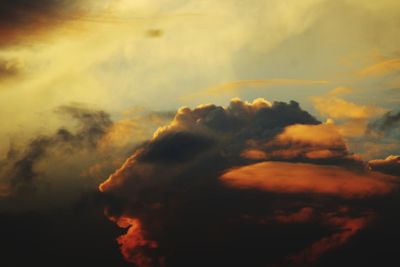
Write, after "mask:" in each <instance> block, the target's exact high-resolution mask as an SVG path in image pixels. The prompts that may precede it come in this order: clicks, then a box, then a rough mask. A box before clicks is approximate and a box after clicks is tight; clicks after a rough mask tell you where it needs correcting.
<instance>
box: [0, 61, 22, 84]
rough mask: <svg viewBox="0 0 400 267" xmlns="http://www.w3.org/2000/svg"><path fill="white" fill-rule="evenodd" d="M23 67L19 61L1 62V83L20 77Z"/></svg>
mask: <svg viewBox="0 0 400 267" xmlns="http://www.w3.org/2000/svg"><path fill="white" fill-rule="evenodd" d="M21 65H22V64H21V63H20V62H18V61H17V60H0V82H2V81H4V80H7V79H9V78H13V77H15V76H16V75H18V74H19V73H20V71H21V67H22V66H21Z"/></svg>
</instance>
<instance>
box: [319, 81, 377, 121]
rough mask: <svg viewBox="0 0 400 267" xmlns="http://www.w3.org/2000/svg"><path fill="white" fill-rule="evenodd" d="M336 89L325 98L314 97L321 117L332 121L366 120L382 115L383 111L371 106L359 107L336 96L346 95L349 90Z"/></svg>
mask: <svg viewBox="0 0 400 267" xmlns="http://www.w3.org/2000/svg"><path fill="white" fill-rule="evenodd" d="M344 89H345V88H342V87H338V88H336V89H334V90H332V91H331V92H330V93H329V94H328V95H327V96H323V97H314V98H313V102H314V106H315V108H316V109H317V110H318V111H319V112H320V113H321V115H324V116H327V117H329V118H332V119H356V120H357V119H367V118H371V117H374V116H377V115H380V114H382V113H383V109H381V108H379V107H376V106H373V105H359V104H356V103H353V102H350V101H347V100H344V99H342V98H339V97H338V95H340V94H343V93H348V92H349V91H350V90H349V89H347V90H344Z"/></svg>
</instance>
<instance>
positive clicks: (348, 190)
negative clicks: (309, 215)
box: [220, 162, 395, 198]
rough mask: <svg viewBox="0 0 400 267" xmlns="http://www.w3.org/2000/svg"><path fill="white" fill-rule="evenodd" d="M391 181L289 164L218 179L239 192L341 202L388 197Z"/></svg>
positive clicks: (246, 170)
mask: <svg viewBox="0 0 400 267" xmlns="http://www.w3.org/2000/svg"><path fill="white" fill-rule="evenodd" d="M394 179H395V178H394V177H392V176H388V175H384V174H381V173H376V172H368V173H360V172H355V171H350V170H347V169H344V168H341V167H336V166H325V165H314V164H306V163H288V162H262V163H257V164H253V165H248V166H244V167H240V168H236V169H231V170H229V171H227V172H226V173H224V174H223V175H222V176H221V177H220V180H221V181H222V183H224V184H225V185H226V186H229V187H233V188H238V189H258V190H262V191H269V192H274V193H287V194H291V193H316V194H326V195H333V196H339V197H344V198H353V197H365V196H368V195H380V194H385V193H388V192H390V191H391V190H393V189H394V187H395V185H394V184H393V180H394Z"/></svg>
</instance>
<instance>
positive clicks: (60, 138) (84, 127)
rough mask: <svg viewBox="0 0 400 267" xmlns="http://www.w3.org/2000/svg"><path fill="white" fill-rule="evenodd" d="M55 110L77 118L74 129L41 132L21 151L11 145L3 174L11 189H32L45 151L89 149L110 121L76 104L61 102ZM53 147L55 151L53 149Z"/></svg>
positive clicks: (46, 154)
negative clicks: (64, 104)
mask: <svg viewBox="0 0 400 267" xmlns="http://www.w3.org/2000/svg"><path fill="white" fill-rule="evenodd" d="M57 113H61V114H62V116H66V117H70V118H72V119H73V120H74V121H76V122H77V125H78V126H77V130H76V131H73V130H69V129H67V128H64V127H61V128H59V129H58V130H57V131H56V132H55V133H54V134H53V135H41V136H37V137H35V138H33V139H32V140H30V142H29V144H28V145H27V146H26V147H25V149H24V150H23V151H18V150H17V149H16V148H14V147H11V148H10V151H9V153H8V157H7V165H8V166H7V168H6V169H8V170H7V171H6V175H7V176H8V177H9V179H10V185H11V189H12V191H13V193H16V194H25V193H29V192H32V191H34V190H35V188H36V186H37V184H36V183H37V182H38V181H36V178H37V176H38V173H37V171H36V170H35V167H36V165H37V163H38V162H40V161H41V160H43V159H44V158H45V157H47V156H48V153H59V152H60V151H62V153H67V154H70V153H75V152H76V151H77V150H85V149H88V150H93V149H95V148H96V147H97V144H98V142H99V140H100V139H101V138H102V137H103V136H104V135H105V134H106V132H107V131H108V129H109V128H110V127H111V125H112V121H111V119H110V116H109V114H107V113H105V112H104V111H99V110H91V109H87V108H84V107H79V106H63V107H60V108H58V109H57ZM56 151H57V152H56Z"/></svg>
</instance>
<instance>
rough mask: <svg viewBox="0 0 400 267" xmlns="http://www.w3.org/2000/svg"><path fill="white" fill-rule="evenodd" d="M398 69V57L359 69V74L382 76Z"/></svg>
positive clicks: (399, 63) (399, 62) (399, 68)
mask: <svg viewBox="0 0 400 267" xmlns="http://www.w3.org/2000/svg"><path fill="white" fill-rule="evenodd" d="M399 70H400V58H392V59H387V60H384V61H381V62H378V63H375V64H372V65H370V66H367V67H365V68H363V69H361V70H360V71H359V73H358V74H359V75H360V76H367V77H369V76H383V75H387V74H391V73H394V72H397V71H399Z"/></svg>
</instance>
